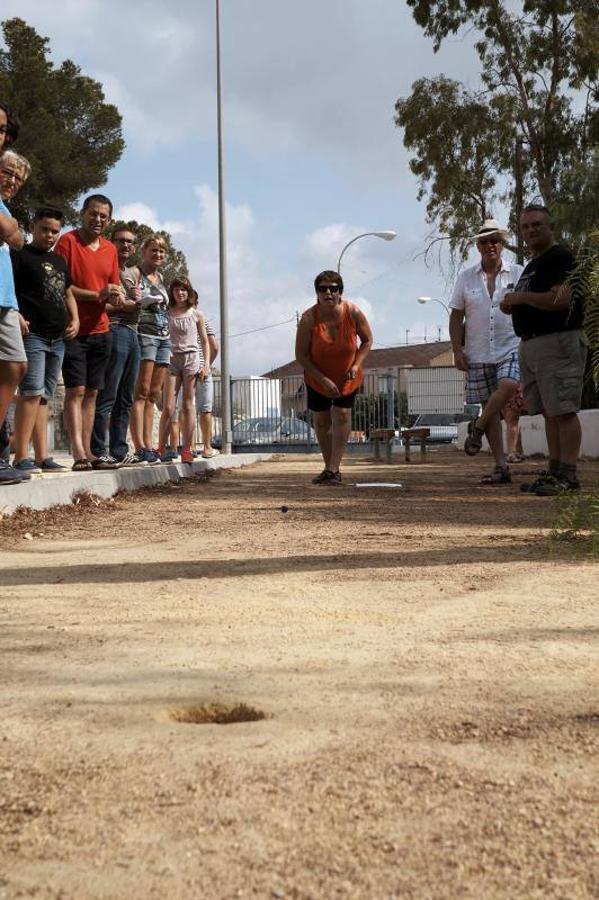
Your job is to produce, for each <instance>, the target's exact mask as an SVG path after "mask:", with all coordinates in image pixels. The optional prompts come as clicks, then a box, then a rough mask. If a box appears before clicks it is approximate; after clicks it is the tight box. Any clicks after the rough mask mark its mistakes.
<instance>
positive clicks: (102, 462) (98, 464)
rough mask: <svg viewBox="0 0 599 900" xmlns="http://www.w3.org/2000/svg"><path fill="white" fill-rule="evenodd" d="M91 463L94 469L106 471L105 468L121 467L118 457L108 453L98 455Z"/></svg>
mask: <svg viewBox="0 0 599 900" xmlns="http://www.w3.org/2000/svg"><path fill="white" fill-rule="evenodd" d="M91 465H92V469H98V470H99V471H104V470H105V469H106V470H108V469H118V467H119V464H118V462H117V461H116V459H114V457H112V456H109V455H108V454H107V453H103V454H102V456H97V457H96V458H95V459H92V461H91Z"/></svg>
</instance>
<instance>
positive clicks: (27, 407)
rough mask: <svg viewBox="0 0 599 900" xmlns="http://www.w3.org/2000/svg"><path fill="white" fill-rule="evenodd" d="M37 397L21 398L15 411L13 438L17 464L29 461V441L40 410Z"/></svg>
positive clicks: (38, 397) (39, 398)
mask: <svg viewBox="0 0 599 900" xmlns="http://www.w3.org/2000/svg"><path fill="white" fill-rule="evenodd" d="M41 399H42V398H41V397H40V396H39V395H38V396H37V397H19V399H18V400H17V408H16V410H15V433H14V437H13V442H14V451H15V462H21V460H22V459H27V456H28V451H29V441H30V440H31V436H32V434H33V429H34V427H35V420H36V417H37V414H38V409H39V408H40V400H41Z"/></svg>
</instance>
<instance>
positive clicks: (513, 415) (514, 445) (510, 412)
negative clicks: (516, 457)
mask: <svg viewBox="0 0 599 900" xmlns="http://www.w3.org/2000/svg"><path fill="white" fill-rule="evenodd" d="M503 420H504V422H505V430H506V435H507V452H508V456H509V455H511V454H512V453H520V452H521V450H522V442H521V441H520V428H519V425H518V423H519V421H520V413H518V412H517V411H516V410H515V409H511V408H510V407H509V406H506V407H504V409H503ZM518 445H520V446H518Z"/></svg>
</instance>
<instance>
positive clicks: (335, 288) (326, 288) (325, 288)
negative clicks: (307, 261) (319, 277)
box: [316, 284, 339, 294]
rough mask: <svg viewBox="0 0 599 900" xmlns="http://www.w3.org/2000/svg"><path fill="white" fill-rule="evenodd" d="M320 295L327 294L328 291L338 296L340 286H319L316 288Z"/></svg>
mask: <svg viewBox="0 0 599 900" xmlns="http://www.w3.org/2000/svg"><path fill="white" fill-rule="evenodd" d="M316 290H317V291H318V293H319V294H326V292H327V291H330V292H331V294H336V293H337V291H338V290H339V285H338V284H319V285H318V287H317V288H316Z"/></svg>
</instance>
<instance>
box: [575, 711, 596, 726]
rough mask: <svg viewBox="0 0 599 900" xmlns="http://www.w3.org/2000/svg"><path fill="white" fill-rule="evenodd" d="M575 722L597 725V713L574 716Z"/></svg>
mask: <svg viewBox="0 0 599 900" xmlns="http://www.w3.org/2000/svg"><path fill="white" fill-rule="evenodd" d="M574 721H575V722H586V723H587V724H589V725H599V713H581V715H579V716H574Z"/></svg>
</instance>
